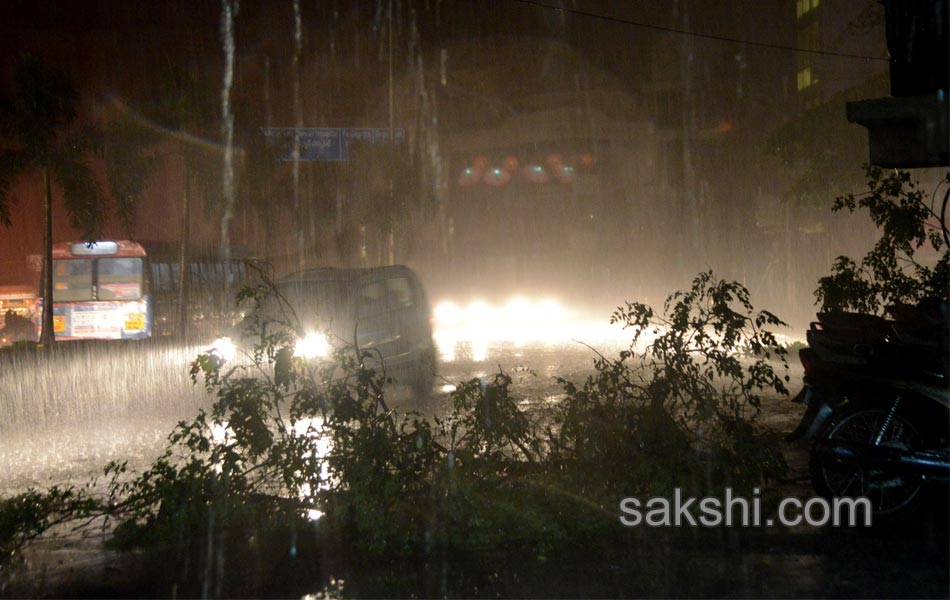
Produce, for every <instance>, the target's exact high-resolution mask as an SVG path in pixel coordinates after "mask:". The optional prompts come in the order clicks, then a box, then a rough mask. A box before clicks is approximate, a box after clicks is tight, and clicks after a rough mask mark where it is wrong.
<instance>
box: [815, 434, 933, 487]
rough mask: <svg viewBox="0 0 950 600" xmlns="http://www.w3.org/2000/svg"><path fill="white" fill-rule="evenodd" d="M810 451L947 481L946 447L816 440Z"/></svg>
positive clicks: (829, 456) (831, 457)
mask: <svg viewBox="0 0 950 600" xmlns="http://www.w3.org/2000/svg"><path fill="white" fill-rule="evenodd" d="M813 451H814V452H816V453H817V454H818V455H820V456H822V457H824V458H828V459H832V460H840V461H843V462H851V463H855V464H858V465H860V466H861V467H862V468H869V467H870V468H875V467H877V468H887V469H893V470H898V471H899V472H900V474H901V475H908V476H911V477H917V478H919V479H921V480H922V481H933V482H942V483H948V482H950V452H948V451H947V450H946V449H943V450H939V449H932V450H928V449H921V450H905V449H902V448H893V447H890V446H871V445H868V444H859V443H853V442H846V441H842V440H833V441H832V440H818V441H816V442H815V445H814V447H813Z"/></svg>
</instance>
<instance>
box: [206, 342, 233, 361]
mask: <svg viewBox="0 0 950 600" xmlns="http://www.w3.org/2000/svg"><path fill="white" fill-rule="evenodd" d="M210 350H211V352H213V353H214V354H217V355H218V358H220V359H221V360H223V361H225V362H227V361H229V360H232V359H233V358H234V355H235V354H237V348H236V347H235V346H234V342H232V341H231V338H229V337H220V338H218V339H216V340H215V341H214V343H213V344H211V348H210Z"/></svg>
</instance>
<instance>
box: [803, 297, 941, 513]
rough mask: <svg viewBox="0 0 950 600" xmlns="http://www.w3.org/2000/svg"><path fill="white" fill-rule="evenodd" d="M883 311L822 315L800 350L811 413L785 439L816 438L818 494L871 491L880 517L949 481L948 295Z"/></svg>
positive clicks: (813, 457)
mask: <svg viewBox="0 0 950 600" xmlns="http://www.w3.org/2000/svg"><path fill="white" fill-rule="evenodd" d="M887 313H888V316H887V317H879V316H875V315H867V314H860V313H846V312H829V313H819V314H818V315H817V316H818V321H817V322H814V323H812V324H811V326H810V328H809V331H808V332H807V341H808V347H807V348H803V349H801V350H800V351H799V359H800V360H801V363H802V366H803V367H804V370H805V376H804V385H803V387H802V390H801V392H799V394H798V395H797V396H796V397H795V398H794V399H793V401H795V402H800V403H802V404H804V405H805V407H806V409H805V414H804V415H803V416H802V419H801V422H800V423H799V424H798V427H797V428H796V429H795V430H794V431H793V432H792V433H791V434H789V435H788V437H787V438H786V439H787V440H788V441H797V440H808V441H810V442H811V449H810V456H809V471H810V475H811V481H812V486H813V487H814V489H815V491H816V492H817V493H818V494H819V495H821V496H825V497H828V498H831V497H844V496H850V497H858V496H863V497H867V498H868V499H869V500H870V502H871V506H872V511H873V514H874V515H875V516H887V515H898V514H906V513H908V512H910V511H911V510H912V509H913V508H914V507H916V505H917V504H918V503H919V502H920V501H921V500H922V499H923V497H924V496H925V495H926V494H927V492H928V491H929V490H932V485H944V486H945V485H947V484H948V483H950V444H948V434H950V381H948V375H950V373H948V370H950V352H948V350H950V348H948V346H950V322H948V303H947V302H946V301H937V300H925V301H922V302H920V303H919V304H917V305H906V304H901V305H895V306H891V307H888V308H887Z"/></svg>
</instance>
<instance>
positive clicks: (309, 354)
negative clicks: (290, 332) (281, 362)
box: [294, 333, 330, 359]
mask: <svg viewBox="0 0 950 600" xmlns="http://www.w3.org/2000/svg"><path fill="white" fill-rule="evenodd" d="M328 354H330V342H329V340H327V336H325V335H323V334H322V333H308V334H307V335H306V336H304V337H303V339H300V340H297V345H296V346H295V347H294V356H296V357H299V358H308V359H310V358H323V357H325V356H327V355H328Z"/></svg>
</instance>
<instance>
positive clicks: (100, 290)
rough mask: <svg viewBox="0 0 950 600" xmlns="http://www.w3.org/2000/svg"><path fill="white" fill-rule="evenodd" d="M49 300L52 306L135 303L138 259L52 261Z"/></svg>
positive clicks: (138, 288) (139, 282)
mask: <svg viewBox="0 0 950 600" xmlns="http://www.w3.org/2000/svg"><path fill="white" fill-rule="evenodd" d="M93 266H95V269H93ZM94 274H95V277H94V276H93V275H94ZM53 297H54V300H55V301H56V302H82V301H86V300H138V299H139V298H141V297H142V259H141V258H95V259H90V258H83V259H68V260H56V261H54V266H53Z"/></svg>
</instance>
